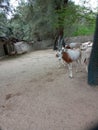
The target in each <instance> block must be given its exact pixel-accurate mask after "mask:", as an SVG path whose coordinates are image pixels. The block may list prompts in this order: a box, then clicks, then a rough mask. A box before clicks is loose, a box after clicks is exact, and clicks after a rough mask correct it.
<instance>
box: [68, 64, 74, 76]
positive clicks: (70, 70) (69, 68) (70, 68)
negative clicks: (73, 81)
mask: <svg viewBox="0 0 98 130" xmlns="http://www.w3.org/2000/svg"><path fill="white" fill-rule="evenodd" d="M68 70H69V77H70V78H72V77H73V75H72V63H69V64H68Z"/></svg>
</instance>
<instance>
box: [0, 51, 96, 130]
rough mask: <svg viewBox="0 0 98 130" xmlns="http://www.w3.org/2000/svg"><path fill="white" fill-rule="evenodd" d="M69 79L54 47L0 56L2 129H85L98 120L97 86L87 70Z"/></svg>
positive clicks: (0, 116)
mask: <svg viewBox="0 0 98 130" xmlns="http://www.w3.org/2000/svg"><path fill="white" fill-rule="evenodd" d="M73 73H74V78H73V79H69V77H68V72H67V67H66V66H65V67H63V66H62V67H60V68H58V60H57V58H56V57H55V52H54V51H53V50H51V49H50V50H44V51H35V52H32V53H28V54H24V55H21V56H19V57H14V58H7V59H4V60H0V127H1V129H2V130H84V129H85V128H86V129H87V128H89V127H90V126H91V125H93V124H94V123H95V122H97V121H98V101H97V99H98V87H95V88H93V87H90V86H89V85H88V84H87V73H86V72H85V71H84V70H83V69H82V72H78V73H75V66H74V70H73Z"/></svg>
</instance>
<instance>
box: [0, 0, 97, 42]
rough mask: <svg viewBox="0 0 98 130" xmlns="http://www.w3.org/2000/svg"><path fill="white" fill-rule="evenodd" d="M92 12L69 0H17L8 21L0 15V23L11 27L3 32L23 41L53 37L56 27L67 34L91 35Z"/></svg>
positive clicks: (93, 17) (92, 27) (92, 28)
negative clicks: (17, 4) (66, 2)
mask: <svg viewBox="0 0 98 130" xmlns="http://www.w3.org/2000/svg"><path fill="white" fill-rule="evenodd" d="M95 15H96V14H94V13H93V12H91V11H90V10H88V9H86V8H84V7H80V6H76V5H74V3H73V2H70V1H69V3H68V4H67V6H64V0H29V1H28V2H25V1H24V0H21V2H20V4H19V6H18V7H17V9H16V10H15V13H14V14H13V17H12V18H11V19H10V20H8V19H7V18H6V17H5V18H4V17H1V16H0V26H2V27H3V26H4V25H6V26H5V27H6V28H11V29H12V33H11V31H8V33H6V31H5V32H4V33H5V34H6V35H10V36H15V37H17V38H19V39H23V40H33V39H40V40H41V39H47V38H49V37H50V38H53V37H54V35H55V33H56V31H57V29H58V28H64V35H65V36H68V37H69V36H74V35H75V36H76V35H86V34H92V33H93V31H94V25H95ZM2 24H3V25H2ZM4 30H6V29H4ZM7 30H9V29H7ZM0 32H1V31H0ZM0 34H1V33H0Z"/></svg>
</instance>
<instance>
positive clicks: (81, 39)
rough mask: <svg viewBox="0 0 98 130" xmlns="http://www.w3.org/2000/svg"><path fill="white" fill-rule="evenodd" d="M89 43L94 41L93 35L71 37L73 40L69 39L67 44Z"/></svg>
mask: <svg viewBox="0 0 98 130" xmlns="http://www.w3.org/2000/svg"><path fill="white" fill-rule="evenodd" d="M65 40H66V39H65ZM87 41H93V35H90V36H77V37H71V38H68V41H67V43H70V42H79V43H81V42H87Z"/></svg>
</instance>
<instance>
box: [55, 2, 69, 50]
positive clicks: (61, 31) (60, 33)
mask: <svg viewBox="0 0 98 130" xmlns="http://www.w3.org/2000/svg"><path fill="white" fill-rule="evenodd" d="M61 3H62V2H61ZM67 4H68V0H63V7H66V6H67ZM60 9H61V5H60V4H57V5H56V8H55V10H56V11H57V10H60ZM58 19H59V20H58V21H61V20H62V19H61V18H58ZM55 37H56V38H55V41H54V50H56V49H57V48H56V46H58V39H59V41H60V43H62V41H64V40H63V37H64V26H63V25H62V26H61V25H60V26H59V27H58V28H57V33H56V36H55Z"/></svg>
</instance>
